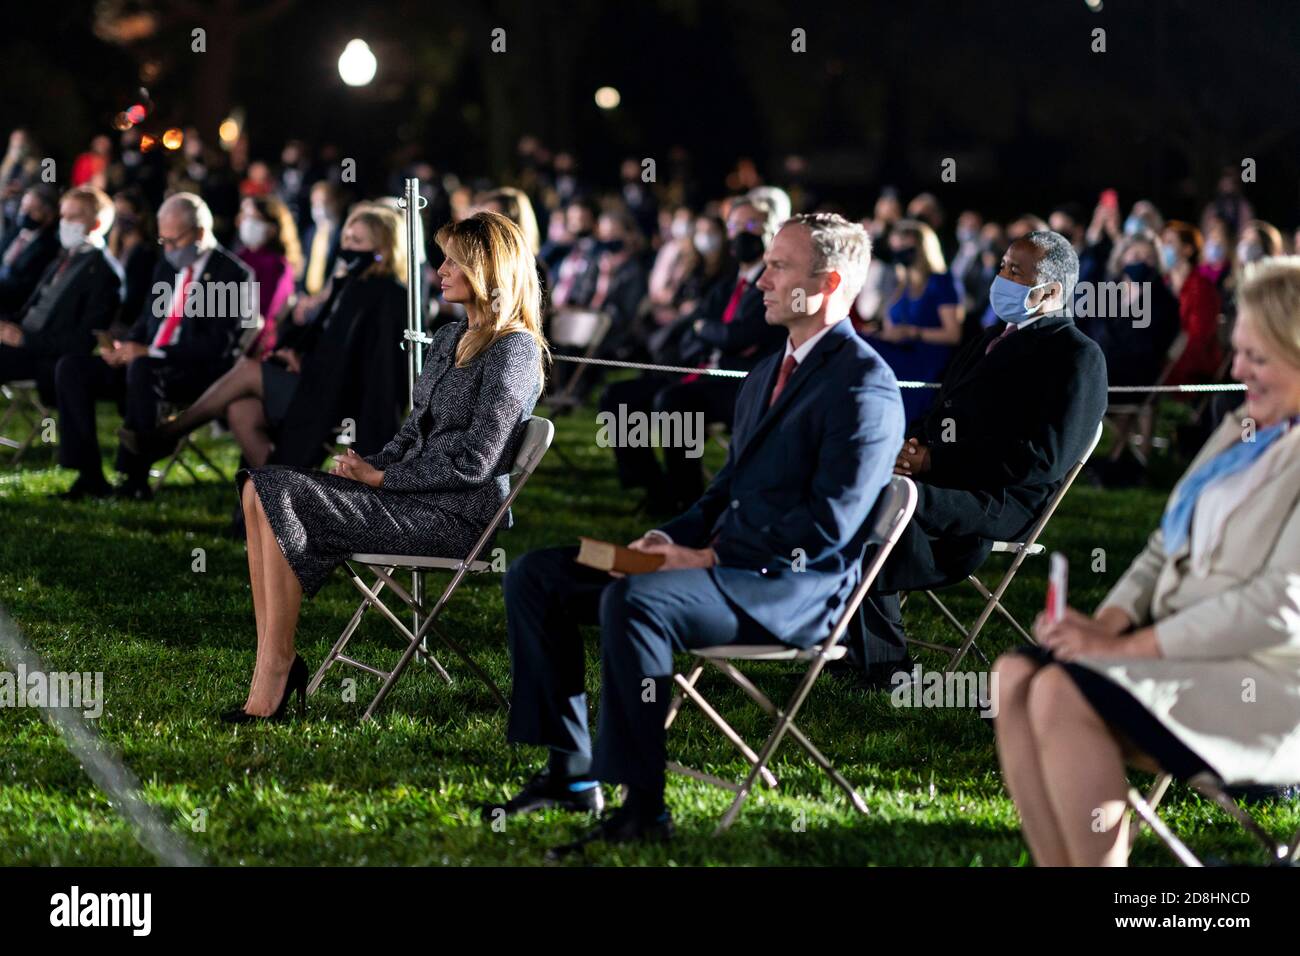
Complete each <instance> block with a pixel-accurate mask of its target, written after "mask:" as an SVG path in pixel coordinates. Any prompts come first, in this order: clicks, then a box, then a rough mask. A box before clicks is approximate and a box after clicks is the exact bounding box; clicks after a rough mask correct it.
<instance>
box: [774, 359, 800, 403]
mask: <svg viewBox="0 0 1300 956" xmlns="http://www.w3.org/2000/svg"><path fill="white" fill-rule="evenodd" d="M798 365H799V363H798V362H796V361H795V360H794V355H793V354H790V355H787V356H786V357H785V361H784V362H782V363H781V371H780V372H779V373H778V374H777V376H776V385H775V386H774V387H773V389H772V397H771V398H770V399H768V402H767V407H768V408H771V407H772V406H773V405H775V404H776V400H777V399H778V398H780V397H781V392H782V390H783V389H784V388H785V383H786V382H788V381H790V376H791V375H793V374H794V370H795V368H796V367H797V366H798Z"/></svg>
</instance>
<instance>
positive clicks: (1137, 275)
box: [1124, 262, 1156, 282]
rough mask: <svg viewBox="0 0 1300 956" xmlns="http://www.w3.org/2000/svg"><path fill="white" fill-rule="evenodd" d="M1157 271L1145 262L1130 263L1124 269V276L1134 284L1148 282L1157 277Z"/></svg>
mask: <svg viewBox="0 0 1300 956" xmlns="http://www.w3.org/2000/svg"><path fill="white" fill-rule="evenodd" d="M1155 271H1156V270H1155V269H1152V268H1151V267H1150V266H1149V265H1147V264H1146V263H1145V262H1130V263H1129V264H1128V265H1126V266H1125V267H1124V275H1126V276H1128V277H1129V278H1130V279H1132V280H1133V281H1134V282H1147V281H1149V280H1150V279H1151V277H1152V276H1154V275H1155Z"/></svg>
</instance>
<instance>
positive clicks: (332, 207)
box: [298, 180, 347, 296]
mask: <svg viewBox="0 0 1300 956" xmlns="http://www.w3.org/2000/svg"><path fill="white" fill-rule="evenodd" d="M346 205H347V204H346V202H345V201H344V197H343V193H342V191H341V190H340V189H339V188H338V186H336V185H334V184H333V183H332V182H329V181H328V180H321V181H320V182H318V183H316V184H315V185H313V186H312V187H311V225H310V226H308V227H307V231H306V232H305V233H304V234H303V238H302V248H303V250H305V255H304V261H303V264H302V274H301V275H299V276H298V291H299V292H303V293H306V294H307V295H309V296H312V295H318V294H319V293H320V290H321V289H322V288H323V287H324V286H325V282H326V281H327V280H328V279H329V277H330V276H331V275H333V274H334V258H335V256H337V255H338V251H339V238H340V234H341V233H342V231H343V211H344V209H345V208H346Z"/></svg>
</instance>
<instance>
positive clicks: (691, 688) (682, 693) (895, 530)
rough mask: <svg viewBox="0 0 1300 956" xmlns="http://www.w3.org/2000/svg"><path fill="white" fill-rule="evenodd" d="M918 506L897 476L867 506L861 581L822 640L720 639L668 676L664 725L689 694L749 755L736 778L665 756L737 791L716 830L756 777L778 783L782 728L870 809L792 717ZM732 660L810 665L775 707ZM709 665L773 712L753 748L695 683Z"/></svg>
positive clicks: (840, 651) (728, 820)
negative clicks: (670, 690)
mask: <svg viewBox="0 0 1300 956" xmlns="http://www.w3.org/2000/svg"><path fill="white" fill-rule="evenodd" d="M915 508H916V485H914V484H913V483H912V481H911V479H910V478H904V477H901V476H894V477H893V478H892V479H891V480H890V483H889V485H888V486H886V487H885V489H884V490H883V491H882V492H881V493H880V498H879V500H878V501H877V502H876V505H875V507H874V508H873V510H872V514H871V517H870V518H869V519H868V522H869V525H870V528H871V531H870V534H869V536H868V538H867V552H866V555H865V559H864V564H863V571H862V580H861V581H860V582H859V583H858V586H857V587H856V588H855V589H854V591H853V594H852V595H851V597H850V598H849V601H848V603H847V604H846V605H845V606H844V610H843V611H842V612H841V613H840V616H839V619H838V620H837V621H836V623H835V627H834V629H833V630H832V631H831V633H830V635H829V636H828V637H827V638H826V639H825V640H824V641H822V642H821V643H820V644H815V645H813V646H812V647H808V648H799V647H790V646H783V645H779V644H778V645H772V644H761V645H752V646H748V645H740V644H732V645H724V646H720V647H703V648H697V649H696V650H693V651H691V652H690V653H691V655H692V656H693V657H694V658H695V664H694V666H693V667H692V669H691V672H690V674H689V675H682V674H681V673H677V674H674V675H673V683H674V684H675V685H676V686H677V692H676V693H675V694H674V696H673V701H672V703H671V704H670V705H669V709H668V718H667V721H666V722H665V728H670V727H672V725H673V721H675V720H676V719H677V715H678V714H679V713H680V711H681V708H682V705H683V704H684V702H685V701H686V700H690V701H691V702H692V703H693V704H695V705H696V706H697V707H698V708H699V709H700V712H701V713H702V714H704V716H705V717H706V718H707V719H708V720H709V722H710V723H712V724H713V725H714V726H715V727H717V729H718V730H719V731H721V732H722V734H723V736H725V737H726V738H727V740H729V741H730V742H731V744H732V745H733V746H735V747H736V749H737V750H739V751H740V752H741V754H743V755H744V757H745V759H746V760H747V761H748V762H749V765H750V770H749V774H748V776H746V778H745V779H744V781H743V782H741V783H739V784H737V783H734V782H732V781H729V780H723V779H722V778H721V777H716V776H713V775H712V774H708V773H704V772H703V771H700V770H695V769H692V768H690V767H686V766H683V765H682V764H679V763H676V762H674V761H669V762H668V763H667V767H668V769H669V770H671V771H673V772H675V773H681V774H685V775H687V776H690V777H693V778H695V779H696V780H701V781H703V782H705V783H709V784H712V785H713V786H716V787H720V788H722V789H724V790H730V791H732V792H733V793H735V797H734V799H733V800H732V802H731V806H730V807H728V809H727V811H726V813H724V814H723V816H722V819H721V820H720V821H719V823H718V827H717V830H716V831H715V832H716V833H721V832H722V831H723V830H726V829H727V828H728V827H730V826H731V824H732V823H733V822H735V819H736V817H737V816H738V815H739V814H740V810H741V807H742V806H743V805H744V803H745V800H746V799H747V798H748V797H749V794H750V792H751V791H752V790H753V789H754V785H755V782H756V781H757V780H758V778H759V777H760V776H761V777H762V778H763V782H764V783H766V784H767V785H768V786H770V787H775V786H776V785H777V779H776V776H775V775H774V774H773V773H772V771H771V769H770V768H769V764H770V763H771V761H772V758H773V756H774V755H775V753H776V749H777V747H778V746H779V745H780V743H781V741H782V740H783V739H784V738H785V736H786V735H789V736H790V737H792V738H793V739H794V740H795V742H796V743H798V744H799V746H801V747H802V748H803V749H804V750H805V751H806V752H807V753H808V755H809V756H810V757H811V758H812V759H813V761H814V762H815V763H816V764H817V765H818V766H819V767H821V768H822V770H824V771H825V772H826V774H827V775H828V776H829V777H830V778H831V780H833V781H834V782H835V784H836V785H837V786H839V787H840V788H841V789H842V790H843V791H844V792H845V794H847V796H848V798H849V800H850V802H851V803H852V804H853V806H854V808H855V809H857V810H858V811H859V812H860V813H866V812H867V805H866V803H865V802H864V801H863V799H862V797H861V796H860V795H859V794H858V792H857V791H856V790H855V789H854V788H853V785H852V784H850V783H849V782H848V781H847V780H846V779H844V777H843V775H842V774H840V772H839V771H838V770H836V769H835V767H834V766H832V764H831V762H830V760H828V759H827V757H826V755H825V754H823V753H822V752H821V751H820V750H819V749H818V748H817V747H816V746H815V745H814V744H813V743H812V741H811V740H809V739H808V737H807V736H806V735H805V734H804V732H803V731H802V730H800V729H799V727H798V725H796V724H795V722H794V721H795V718H796V717H797V716H798V714H799V709H800V708H801V707H802V706H803V704H804V701H805V700H807V698H808V695H809V693H810V692H811V691H812V688H813V684H814V683H816V681H817V678H818V677H819V676H820V675H821V672H822V669H823V668H824V667H825V666H826V663H827V662H828V661H833V660H838V659H840V658H841V657H843V656H844V653H845V650H846V649H845V648H844V647H843V646H842V645H841V644H840V641H841V640H842V639H843V637H844V633H845V631H846V630H847V628H848V625H849V621H850V620H852V618H853V615H854V614H856V613H857V610H858V606H859V605H860V604H861V603H862V599H863V597H865V596H866V593H867V591H868V589H869V588H870V587H871V584H872V582H873V581H875V579H876V575H877V574H878V573H879V572H880V569H881V567H883V566H884V563H885V560H886V559H887V558H888V557H889V553H890V551H891V550H893V547H894V545H895V544H897V542H898V539H899V538H900V537H901V536H902V533H903V528H904V527H906V525H907V522H908V521H910V520H911V517H912V512H913V511H914V510H915ZM737 661H751V662H754V661H795V662H798V663H802V664H807V665H808V667H807V670H806V671H804V673H803V675H802V677H801V678H800V679H799V682H798V684H797V685H796V687H795V690H794V693H793V694H791V696H790V699H789V700H788V701H787V702H786V704H785V707H784V708H780V707H777V706H776V704H774V703H773V702H772V701H771V700H770V699H769V698H768V697H767V695H765V694H764V693H763V692H762V691H761V690H759V689H758V687H757V686H755V685H754V683H753V682H752V681H751V680H750V679H749V678H748V677H747V676H746V675H745V674H744V673H742V672H741V671H740V670H739V669H738V668H737V667H736V666H735V662H737ZM706 665H711V666H712V667H714V668H716V669H717V670H719V671H721V672H722V673H723V674H724V675H725V676H726V677H727V678H728V679H729V680H730V681H731V682H732V683H733V684H735V685H736V686H737V687H739V688H740V689H741V690H742V691H744V693H745V694H746V695H747V696H748V697H749V698H750V699H751V700H752V701H754V703H755V704H757V705H758V706H759V707H760V708H761V709H762V710H763V711H764V713H766V714H767V715H768V716H769V717H772V718H774V721H775V723H774V725H773V727H772V731H771V733H769V734H768V736H767V739H766V740H765V741H764V742H763V745H762V746H761V747H760V748H759V750H758V752H757V753H755V752H754V751H753V750H752V749H751V748H750V747H749V745H748V744H747V743H745V740H744V738H743V737H741V735H740V734H739V733H737V731H736V730H735V729H734V728H733V727H732V726H731V725H730V724H729V723H727V721H726V720H725V719H724V718H723V717H722V715H721V714H720V713H718V711H717V709H716V708H714V707H713V705H712V704H711V703H709V701H708V700H707V699H706V698H705V697H704V695H703V694H702V693H701V692H700V689H699V686H698V684H699V680H700V675H701V674H702V673H703V672H704V668H705V666H706Z"/></svg>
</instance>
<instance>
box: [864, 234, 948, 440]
mask: <svg viewBox="0 0 1300 956" xmlns="http://www.w3.org/2000/svg"><path fill="white" fill-rule="evenodd" d="M889 258H890V259H891V260H892V261H893V263H894V267H895V269H896V270H897V273H898V286H897V292H896V297H895V299H894V301H893V303H892V304H891V305H890V306H889V308H888V309H887V310H886V311H885V315H884V319H883V322H882V323H881V327H880V330H879V331H878V332H876V333H875V335H873V336H871V337H870V339H869V341H870V342H871V344H872V346H874V347H875V349H876V351H878V352H879V353H880V357H881V358H883V359H884V360H885V362H886V363H887V364H888V365H889V367H890V368H892V369H893V370H894V374H895V375H896V376H898V378H900V379H902V380H920V381H922V382H938V381H942V380H943V373H944V370H945V369H947V367H948V363H949V362H950V361H951V360H952V356H953V353H954V352H955V351H956V348H957V345H958V343H960V342H961V326H962V305H961V296H960V294H959V293H958V291H957V286H956V284H955V283H954V282H953V278H952V276H951V275H950V274H949V272H948V266H947V263H945V262H944V258H943V250H942V248H941V247H940V245H939V237H938V236H937V235H935V232H934V230H933V229H931V228H930V226H929V225H927V224H926V223H924V222H922V221H921V220H919V219H900V220H899V221H898V222H897V223H895V224H894V227H893V229H891V230H890V232H889ZM937 394H938V392H936V391H935V390H934V389H929V388H912V389H908V390H907V391H905V392H904V393H903V409H904V411H905V413H906V415H907V420H908V421H909V422H910V421H915V420H916V419H918V418H920V417H921V416H922V415H924V414H925V413H926V411H927V410H928V409H929V407H930V403H931V402H933V401H934V397H935V395H937Z"/></svg>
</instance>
